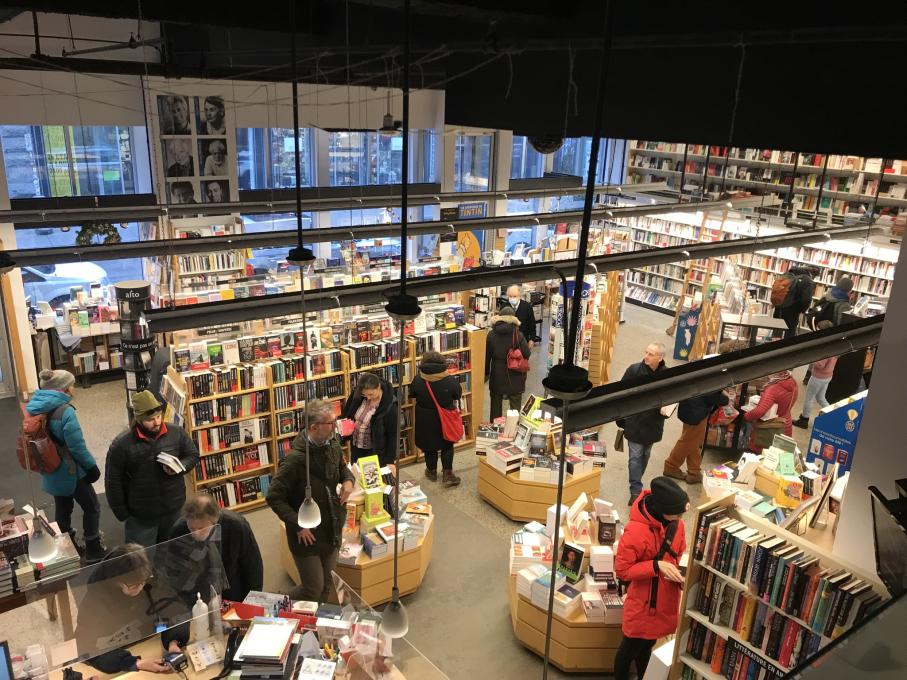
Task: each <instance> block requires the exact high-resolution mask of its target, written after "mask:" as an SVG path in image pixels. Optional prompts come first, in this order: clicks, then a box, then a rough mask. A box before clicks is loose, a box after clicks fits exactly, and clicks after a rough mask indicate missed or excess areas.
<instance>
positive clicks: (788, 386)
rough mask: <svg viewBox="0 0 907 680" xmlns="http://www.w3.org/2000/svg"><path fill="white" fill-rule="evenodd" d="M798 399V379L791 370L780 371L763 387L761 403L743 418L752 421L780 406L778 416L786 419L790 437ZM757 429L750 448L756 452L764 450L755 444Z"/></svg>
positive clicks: (786, 428) (786, 431) (785, 429)
mask: <svg viewBox="0 0 907 680" xmlns="http://www.w3.org/2000/svg"><path fill="white" fill-rule="evenodd" d="M796 401H797V381H796V380H794V378H793V376H791V373H790V371H787V370H784V371H778V372H776V373H772V374H771V376H769V380H768V382H767V383H766V384H765V387H763V388H762V393H761V395H760V396H759V404H758V405H757V406H756V407H755V408H753V409H750V410H749V411H746V412H745V413H744V414H743V419H744V420H745V421H746V422H748V423H752V422H755V421H757V420H759V419H760V418H761V417H762V416H764V415H765V414H766V413H768V410H769V409H770V408H771V407H772V406H773V405H777V406H778V414H777V416H776V417H777V418H781V419H782V420H783V421H784V434H786V435H787V436H788V437H790V436H791V435H792V434H793V427H792V420H791V413H790V412H791V409H792V408H793V407H794V404H795V403H796ZM755 434H756V432H755V430H753V434H752V436H751V437H750V448H751V449H752V450H753V451H755V452H756V453H761V452H762V447H761V446H758V445H756V444H755Z"/></svg>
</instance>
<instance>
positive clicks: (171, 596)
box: [76, 543, 191, 674]
mask: <svg viewBox="0 0 907 680" xmlns="http://www.w3.org/2000/svg"><path fill="white" fill-rule="evenodd" d="M153 577H154V572H153V569H152V567H151V562H150V560H149V559H148V555H147V553H146V551H145V549H144V548H143V547H142V546H140V545H136V544H134V543H127V544H126V545H122V546H119V547H118V548H114V549H113V550H111V551H110V553H109V554H108V555H107V556H106V557H105V558H104V561H103V562H101V563H100V564H99V565H98V566H97V567H95V568H94V571H93V572H92V574H91V576H89V577H88V587H87V589H86V592H85V597H84V598H82V601H81V603H80V604H79V613H78V617H77V622H76V645H77V648H78V651H79V656H84V655H89V656H90V658H89V659H88V662H87V663H88V665H90V666H92V667H94V668H97V669H98V670H99V671H101V672H103V673H108V674H114V673H115V674H119V673H127V672H129V671H136V670H140V671H149V672H151V673H168V672H170V668H169V667H168V666H165V665H164V664H163V663H161V662H160V661H158V660H154V659H143V658H141V657H138V656H134V655H133V654H132V653H130V652H129V650H127V649H125V647H127V646H128V645H131V644H133V643H136V642H139V641H140V640H142V639H144V638H146V637H148V636H149V635H152V634H153V633H155V632H157V631H158V630H160V631H161V644H162V645H163V647H164V649H165V650H166V651H167V652H171V653H175V652H179V651H180V648H181V647H182V646H184V645H185V644H186V643H187V642H188V641H189V625H188V623H187V622H188V621H189V619H190V618H191V612H190V611H189V610H187V609H186V608H185V607H184V606H183V605H182V604H181V603H180V601H179V598H177V597H176V596H175V593H174V592H173V591H172V590H171V589H170V588H168V587H167V586H166V584H161V583H155V581H153V580H152V579H153Z"/></svg>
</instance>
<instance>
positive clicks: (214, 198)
mask: <svg viewBox="0 0 907 680" xmlns="http://www.w3.org/2000/svg"><path fill="white" fill-rule="evenodd" d="M205 184H206V185H207V186H205V196H206V197H207V199H208V203H223V202H224V200H226V199H225V198H224V187H223V184H222V183H221V182H205Z"/></svg>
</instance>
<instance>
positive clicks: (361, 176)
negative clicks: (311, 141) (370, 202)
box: [328, 130, 437, 187]
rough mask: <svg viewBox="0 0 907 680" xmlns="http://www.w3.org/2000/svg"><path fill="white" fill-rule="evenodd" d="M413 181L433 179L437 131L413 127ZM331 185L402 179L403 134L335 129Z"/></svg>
mask: <svg viewBox="0 0 907 680" xmlns="http://www.w3.org/2000/svg"><path fill="white" fill-rule="evenodd" d="M409 141H410V143H409V147H410V148H409V158H410V161H409V173H410V178H409V181H410V183H412V182H434V181H436V180H435V177H436V172H435V154H436V152H437V140H436V135H435V133H434V130H413V131H411V132H410V138H409ZM328 156H329V159H330V163H329V172H330V176H331V182H330V184H331V186H332V187H343V186H361V185H368V184H399V183H400V182H402V181H403V174H402V173H403V167H402V165H401V163H402V162H403V136H402V135H401V134H399V133H397V134H384V133H381V132H343V131H340V132H332V133H330V138H329V141H328Z"/></svg>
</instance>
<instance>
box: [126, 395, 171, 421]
mask: <svg viewBox="0 0 907 680" xmlns="http://www.w3.org/2000/svg"><path fill="white" fill-rule="evenodd" d="M163 408H164V407H163V406H161V404H160V402H159V401H158V400H157V399H156V398H155V396H154V395H153V394H151V392H149V391H148V390H144V391H142V392H137V393H136V394H133V395H132V413H133V414H134V415H135V417H136V419H138V420H142V419H143V418H147V417H148V416H150V415H151V414H152V413H154V412H155V411H160V410H161V409H163Z"/></svg>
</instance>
